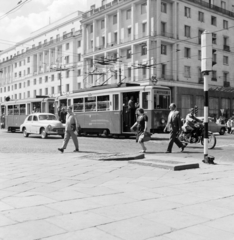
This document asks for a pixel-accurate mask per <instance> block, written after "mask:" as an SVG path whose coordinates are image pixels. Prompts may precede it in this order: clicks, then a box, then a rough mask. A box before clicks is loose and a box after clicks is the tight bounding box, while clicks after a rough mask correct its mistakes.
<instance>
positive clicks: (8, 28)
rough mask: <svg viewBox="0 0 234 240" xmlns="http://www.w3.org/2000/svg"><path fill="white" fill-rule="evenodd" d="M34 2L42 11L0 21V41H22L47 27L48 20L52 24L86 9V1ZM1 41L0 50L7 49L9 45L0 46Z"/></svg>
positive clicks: (37, 0)
mask: <svg viewBox="0 0 234 240" xmlns="http://www.w3.org/2000/svg"><path fill="white" fill-rule="evenodd" d="M35 2H37V4H41V5H43V9H44V10H43V11H41V12H35V13H33V12H31V13H28V14H24V15H21V16H15V17H11V16H10V15H9V16H7V17H6V18H4V19H2V20H1V24H0V32H1V39H3V38H4V39H5V40H7V39H9V40H10V41H14V42H18V41H22V40H23V39H26V38H28V37H30V33H31V32H34V31H36V30H38V29H40V28H42V27H44V26H46V25H48V23H49V19H50V20H51V22H54V21H56V20H58V19H59V18H62V17H64V16H66V15H68V14H70V13H72V12H75V11H85V7H86V0H78V1H77V0H34V2H33V4H35ZM34 6H35V5H34ZM32 9H33V8H32ZM1 39H0V50H1V49H6V48H8V47H9V45H6V44H2V43H3V42H2V41H1ZM9 43H10V42H9Z"/></svg>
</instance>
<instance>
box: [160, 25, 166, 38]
mask: <svg viewBox="0 0 234 240" xmlns="http://www.w3.org/2000/svg"><path fill="white" fill-rule="evenodd" d="M166 26H167V25H166V23H165V22H161V33H162V36H166Z"/></svg>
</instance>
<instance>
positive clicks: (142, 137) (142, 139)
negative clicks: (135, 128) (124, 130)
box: [138, 132, 152, 143]
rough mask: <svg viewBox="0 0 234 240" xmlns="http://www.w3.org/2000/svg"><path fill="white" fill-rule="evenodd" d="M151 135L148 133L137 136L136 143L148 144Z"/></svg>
mask: <svg viewBox="0 0 234 240" xmlns="http://www.w3.org/2000/svg"><path fill="white" fill-rule="evenodd" d="M151 135H152V134H151V133H149V132H144V133H142V134H141V135H140V136H139V139H138V142H140V143H141V142H148V141H150V140H151Z"/></svg>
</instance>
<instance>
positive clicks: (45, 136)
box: [41, 128, 47, 139]
mask: <svg viewBox="0 0 234 240" xmlns="http://www.w3.org/2000/svg"><path fill="white" fill-rule="evenodd" d="M41 138H42V139H46V138H47V133H46V130H45V128H42V129H41Z"/></svg>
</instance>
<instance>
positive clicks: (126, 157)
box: [98, 154, 145, 161]
mask: <svg viewBox="0 0 234 240" xmlns="http://www.w3.org/2000/svg"><path fill="white" fill-rule="evenodd" d="M144 158H145V154H138V155H126V156H120V157H107V158H99V159H98V160H100V161H129V160H137V159H144Z"/></svg>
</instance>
